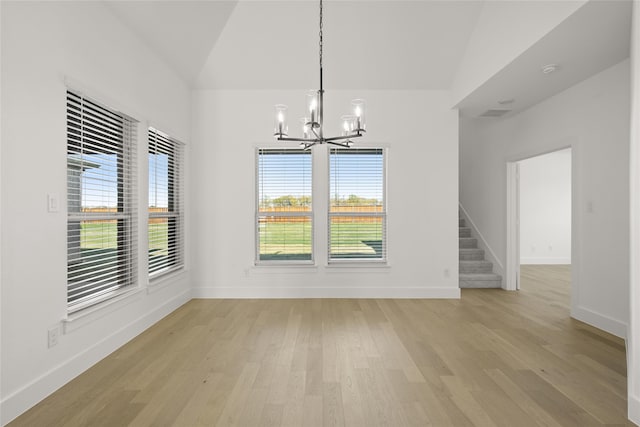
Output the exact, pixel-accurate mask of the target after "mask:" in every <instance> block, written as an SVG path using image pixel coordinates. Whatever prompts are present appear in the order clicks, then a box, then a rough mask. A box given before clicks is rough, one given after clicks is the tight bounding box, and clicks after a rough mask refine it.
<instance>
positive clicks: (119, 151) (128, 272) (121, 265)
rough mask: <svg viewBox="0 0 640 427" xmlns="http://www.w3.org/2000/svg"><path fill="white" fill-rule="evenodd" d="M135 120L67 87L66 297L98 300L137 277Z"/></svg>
mask: <svg viewBox="0 0 640 427" xmlns="http://www.w3.org/2000/svg"><path fill="white" fill-rule="evenodd" d="M135 132H136V124H135V122H134V121H133V120H131V119H130V118H128V117H126V116H124V115H122V114H120V113H118V112H115V111H112V110H110V109H108V108H106V107H103V106H101V105H99V104H97V103H95V102H93V101H91V100H89V99H87V98H84V97H83V96H81V95H78V94H75V93H73V92H69V91H68V92H67V206H68V221H67V233H68V234H67V301H68V308H69V311H70V312H72V311H75V310H79V309H82V308H84V307H87V306H89V305H92V304H95V303H98V302H100V301H102V300H104V299H106V298H108V297H110V296H112V295H114V291H116V290H118V289H120V288H123V287H126V286H129V285H133V284H134V283H135V280H136V272H135V267H136V264H137V263H136V261H135V259H136V256H137V255H136V251H135V246H136V240H137V239H136V237H135V235H136V229H135V224H136V221H135V214H136V204H135V200H136V191H135V180H134V179H133V177H134V176H135V163H136V162H135V145H134V144H132V141H133V140H135Z"/></svg>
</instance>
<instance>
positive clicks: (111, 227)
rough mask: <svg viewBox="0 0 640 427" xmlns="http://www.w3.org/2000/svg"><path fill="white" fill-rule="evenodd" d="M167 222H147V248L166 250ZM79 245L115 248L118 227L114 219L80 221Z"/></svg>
mask: <svg viewBox="0 0 640 427" xmlns="http://www.w3.org/2000/svg"><path fill="white" fill-rule="evenodd" d="M167 229H168V224H167V223H154V224H149V249H151V250H156V251H157V250H167V248H168V240H167V239H168V236H167V234H168V233H167ZM80 236H81V239H80V247H81V248H82V249H116V248H117V241H118V227H117V224H116V221H109V222H90V221H84V222H82V223H81V234H80Z"/></svg>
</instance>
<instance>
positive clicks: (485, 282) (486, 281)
mask: <svg viewBox="0 0 640 427" xmlns="http://www.w3.org/2000/svg"><path fill="white" fill-rule="evenodd" d="M459 277H460V287H461V288H465V289H468V288H501V287H502V276H500V275H498V274H460V275H459Z"/></svg>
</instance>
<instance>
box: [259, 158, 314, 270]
mask: <svg viewBox="0 0 640 427" xmlns="http://www.w3.org/2000/svg"><path fill="white" fill-rule="evenodd" d="M257 162H258V164H257V179H258V182H257V187H258V194H257V197H258V204H257V209H258V215H257V234H258V236H257V239H258V255H257V258H258V260H259V261H293V260H296V261H298V260H304V261H310V260H312V259H313V256H312V252H313V250H312V248H313V239H312V237H313V236H312V234H313V233H312V228H313V227H312V215H311V207H312V200H311V188H312V172H311V170H312V158H311V152H310V151H304V150H299V149H260V150H258V160H257ZM292 213H293V214H294V215H293V216H292ZM296 214H299V215H296Z"/></svg>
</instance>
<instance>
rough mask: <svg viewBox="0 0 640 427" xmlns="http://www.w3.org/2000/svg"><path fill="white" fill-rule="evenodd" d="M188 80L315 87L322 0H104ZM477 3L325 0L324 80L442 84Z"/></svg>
mask: <svg viewBox="0 0 640 427" xmlns="http://www.w3.org/2000/svg"><path fill="white" fill-rule="evenodd" d="M106 4H107V5H108V7H109V8H111V10H112V11H113V12H114V13H115V14H116V15H117V16H118V17H119V18H120V19H121V21H122V22H124V23H125V25H127V26H128V27H129V28H131V30H132V31H134V32H135V33H137V34H138V35H139V36H140V37H141V38H142V39H143V40H144V41H145V42H146V43H147V44H148V45H149V46H150V47H151V49H153V50H154V51H156V52H157V53H158V54H159V55H160V56H161V57H162V58H163V59H164V60H165V61H166V62H167V63H168V64H170V65H171V66H172V67H173V68H174V69H175V70H176V71H177V72H178V73H179V74H180V76H182V77H183V78H184V79H185V80H186V81H187V83H188V84H189V85H190V86H192V87H195V88H206V89H309V88H313V87H316V86H318V79H319V72H318V61H319V59H318V2H317V1H306V0H293V1H268V0H260V1H238V2H236V1H233V2H229V1H177V0H175V1H108V2H106ZM481 8H482V2H481V1H478V0H471V1H451V0H444V1H431V0H429V1H422V0H418V1H415V0H413V1H398V0H392V1H362V0H359V1H325V4H324V82H325V87H326V88H327V89H448V88H450V87H451V85H452V80H453V76H454V75H455V71H456V69H457V67H458V65H459V63H460V61H461V59H462V55H463V54H464V49H465V47H466V45H467V42H468V40H469V37H470V35H471V32H472V31H473V28H474V26H475V22H476V20H477V18H478V15H479V13H480V10H481Z"/></svg>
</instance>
